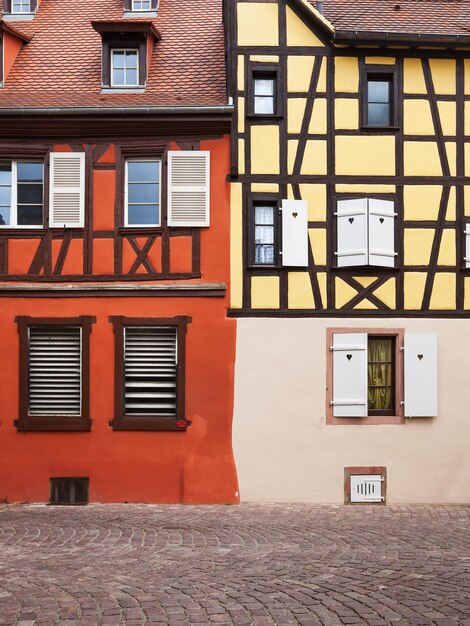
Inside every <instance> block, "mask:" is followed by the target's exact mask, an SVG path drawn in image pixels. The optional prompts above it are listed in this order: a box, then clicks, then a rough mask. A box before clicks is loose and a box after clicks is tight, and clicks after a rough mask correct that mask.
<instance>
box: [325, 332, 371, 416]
mask: <svg viewBox="0 0 470 626" xmlns="http://www.w3.org/2000/svg"><path fill="white" fill-rule="evenodd" d="M331 349H332V351H333V400H332V405H333V416H334V417H364V416H366V415H367V333H334V334H333V345H332V346H331Z"/></svg>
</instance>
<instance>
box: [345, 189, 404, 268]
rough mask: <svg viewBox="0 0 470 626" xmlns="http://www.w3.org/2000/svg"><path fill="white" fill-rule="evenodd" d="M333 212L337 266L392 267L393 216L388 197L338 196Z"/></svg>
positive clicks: (393, 254) (393, 264)
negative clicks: (339, 197) (350, 197)
mask: <svg viewBox="0 0 470 626" xmlns="http://www.w3.org/2000/svg"><path fill="white" fill-rule="evenodd" d="M335 215H336V249H335V256H336V264H337V267H354V266H358V265H359V266H362V265H375V266H379V267H395V257H396V256H397V252H396V251H395V217H396V215H397V214H396V213H395V211H394V203H393V201H392V200H385V199H379V198H354V199H348V200H338V203H337V211H336V213H335Z"/></svg>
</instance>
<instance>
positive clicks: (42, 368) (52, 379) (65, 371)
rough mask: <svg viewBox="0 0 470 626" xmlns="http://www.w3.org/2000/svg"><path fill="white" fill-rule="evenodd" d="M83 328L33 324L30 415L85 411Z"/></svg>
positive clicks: (30, 346) (29, 374) (73, 413)
mask: <svg viewBox="0 0 470 626" xmlns="http://www.w3.org/2000/svg"><path fill="white" fill-rule="evenodd" d="M81 371H82V357H81V328H79V327H66V326H64V327H63V328H48V327H47V326H42V327H36V326H32V327H30V328H29V372H28V392H29V393H28V395H29V415H32V416H36V415H42V416H50V415H61V416H64V415H80V414H81V377H82V374H81Z"/></svg>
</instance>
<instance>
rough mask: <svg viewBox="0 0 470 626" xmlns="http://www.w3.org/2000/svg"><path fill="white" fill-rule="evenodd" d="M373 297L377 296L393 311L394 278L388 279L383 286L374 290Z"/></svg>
mask: <svg viewBox="0 0 470 626" xmlns="http://www.w3.org/2000/svg"><path fill="white" fill-rule="evenodd" d="M374 296H377V298H379V299H380V300H381V301H382V302H383V303H384V304H385V305H386V306H388V307H390V308H391V309H394V308H395V306H396V284H395V278H390V279H389V280H387V282H385V283H384V284H383V285H381V286H380V287H378V288H377V289H375V290H374Z"/></svg>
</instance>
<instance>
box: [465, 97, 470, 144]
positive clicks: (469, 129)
mask: <svg viewBox="0 0 470 626" xmlns="http://www.w3.org/2000/svg"><path fill="white" fill-rule="evenodd" d="M469 88H470V86H469ZM465 134H466V135H470V102H466V103H465Z"/></svg>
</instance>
